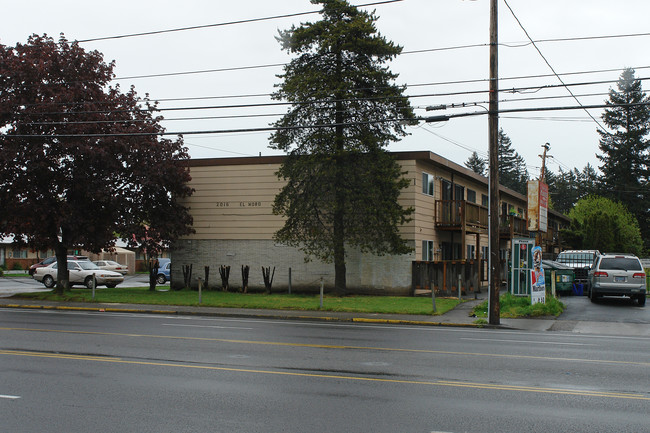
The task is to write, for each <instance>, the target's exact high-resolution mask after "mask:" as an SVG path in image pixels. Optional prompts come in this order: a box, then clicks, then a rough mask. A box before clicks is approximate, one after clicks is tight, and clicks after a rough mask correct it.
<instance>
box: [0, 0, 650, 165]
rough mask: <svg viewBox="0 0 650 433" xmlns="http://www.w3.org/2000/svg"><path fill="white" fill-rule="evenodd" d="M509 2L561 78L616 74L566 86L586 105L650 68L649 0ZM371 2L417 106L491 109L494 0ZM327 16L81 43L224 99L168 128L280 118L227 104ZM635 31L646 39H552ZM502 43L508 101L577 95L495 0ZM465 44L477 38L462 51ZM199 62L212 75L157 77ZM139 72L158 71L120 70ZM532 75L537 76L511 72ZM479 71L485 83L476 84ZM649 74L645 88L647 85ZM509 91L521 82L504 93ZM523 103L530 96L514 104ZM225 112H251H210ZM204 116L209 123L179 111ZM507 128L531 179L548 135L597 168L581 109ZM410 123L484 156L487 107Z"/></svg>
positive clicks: (135, 16)
mask: <svg viewBox="0 0 650 433" xmlns="http://www.w3.org/2000/svg"><path fill="white" fill-rule="evenodd" d="M507 1H508V4H509V5H510V7H511V8H512V10H513V11H514V14H515V15H516V16H517V18H518V19H519V21H520V22H521V25H522V26H523V27H524V28H525V30H526V31H527V32H528V34H529V35H530V37H531V38H532V39H533V40H535V41H540V42H539V43H537V47H538V48H539V50H540V51H541V53H542V54H543V55H544V57H545V58H546V60H547V61H548V63H549V64H550V65H551V66H552V67H553V69H554V70H555V71H556V72H557V73H559V74H568V73H571V74H570V75H563V76H562V79H563V81H564V82H565V83H567V84H574V83H590V82H595V81H599V82H602V81H607V82H606V83H601V84H591V85H579V86H570V89H571V90H572V91H573V93H574V94H575V95H576V96H578V99H579V100H580V102H581V103H582V104H583V105H592V104H601V103H603V102H604V101H605V100H606V99H607V92H608V90H609V89H610V87H612V86H615V81H616V80H617V79H618V77H619V76H620V73H621V72H622V68H625V67H633V68H635V69H636V73H637V77H639V78H645V77H646V76H650V59H649V58H648V57H649V54H650V51H649V50H648V48H647V47H648V44H649V42H650V25H649V24H648V22H649V21H648V17H649V16H650V2H649V1H647V0H617V1H612V0H569V1H567V0H544V1H531V0H507ZM370 2H372V0H365V1H360V0H354V1H351V3H352V4H356V5H360V4H365V3H370ZM318 9H319V8H318V7H317V6H316V5H312V4H311V3H310V2H309V1H308V0H276V1H269V0H238V1H225V0H205V1H193V0H186V1H183V2H178V1H168V0H156V1H152V0H151V1H150V0H137V1H133V0H131V1H123V0H113V1H111V2H109V3H106V2H101V3H100V2H94V1H70V0H68V1H65V0H60V1H56V2H53V1H49V0H48V1H45V0H33V1H22V2H18V1H12V2H5V4H4V5H3V15H4V17H5V19H4V20H3V24H2V26H1V27H0V43H2V44H5V45H15V44H16V43H17V42H25V41H26V40H27V37H28V36H29V35H30V34H33V33H36V34H43V33H47V34H48V35H50V36H53V37H55V39H58V35H59V33H65V36H66V37H67V38H68V39H69V40H79V41H83V40H86V39H92V38H100V37H107V36H119V35H126V34H132V33H139V32H150V31H158V30H168V29H176V28H183V27H191V26H202V25H209V24H219V23H228V22H233V21H241V20H250V19H256V18H265V17H274V16H279V15H287V14H296V13H301V12H310V11H316V10H318ZM364 9H369V10H372V9H374V10H376V14H377V15H378V16H379V20H378V22H377V27H378V29H379V31H380V32H381V34H382V35H384V36H385V37H387V38H388V39H389V40H392V41H393V42H395V43H397V44H399V45H401V46H403V48H404V52H405V53H404V54H402V55H401V56H400V57H399V58H398V59H396V60H395V61H394V62H392V64H391V65H390V67H391V69H392V71H393V72H396V73H399V74H400V75H399V78H398V80H397V83H398V84H406V85H408V86H409V87H408V89H407V94H409V95H411V96H412V99H411V103H412V105H413V106H414V107H415V108H416V114H418V115H420V116H428V115H433V114H445V113H448V114H454V113H467V112H474V111H477V112H485V108H481V107H478V106H476V105H474V104H479V105H481V106H482V107H487V100H488V95H487V92H486V90H487V88H488V84H487V81H485V80H487V78H488V75H489V70H488V52H489V48H488V46H487V43H488V41H489V0H475V1H469V0H403V1H399V2H394V3H390V4H383V5H376V6H370V7H365V8H364ZM8 17H11V19H8ZM318 18H319V15H318V14H310V15H301V16H295V17H288V18H278V19H270V20H265V21H257V22H250V23H240V24H231V25H222V26H212V27H208V28H203V29H197V30H187V31H178V32H171V33H161V34H155V35H149V36H139V37H126V38H119V39H107V40H97V41H88V42H83V43H82V46H83V47H84V48H86V49H88V50H98V51H100V52H102V53H103V54H104V58H105V60H107V61H111V60H115V62H116V68H115V72H116V76H117V77H118V80H117V81H116V82H119V83H120V85H121V86H122V88H123V90H126V89H128V87H129V86H130V85H134V86H135V87H136V90H137V92H138V93H139V94H140V95H144V94H145V93H149V94H150V96H151V97H152V98H153V99H160V100H162V102H161V104H160V107H161V108H180V107H199V106H221V108H214V109H201V110H185V111H180V110H170V111H165V112H163V115H164V116H165V118H166V119H168V120H166V121H165V122H164V126H165V127H166V128H167V130H168V131H170V132H177V131H178V132H187V131H221V130H230V129H243V128H261V127H266V126H268V125H269V123H270V122H272V121H273V120H275V119H277V116H276V117H273V116H268V115H274V114H275V115H277V114H281V113H282V112H283V108H282V107H281V106H279V107H278V106H276V107H273V106H270V107H269V106H266V107H251V106H248V107H241V108H233V107H231V108H224V107H223V106H232V105H242V104H243V105H253V104H264V103H267V102H270V99H269V97H268V96H264V95H268V94H269V93H271V92H272V91H273V90H274V87H273V86H274V84H276V83H278V82H279V79H278V78H277V77H276V74H278V73H280V72H281V71H282V69H281V67H280V66H269V65H277V64H283V63H286V62H287V61H289V60H290V57H289V56H288V55H287V54H286V53H285V52H283V51H281V50H280V45H279V43H278V42H277V41H276V40H275V36H276V35H277V31H278V29H283V30H284V29H288V28H290V27H291V25H292V24H296V25H298V24H300V23H301V22H306V21H311V22H313V21H316V20H318ZM639 33H648V34H649V35H646V36H643V35H640V36H634V37H616V38H590V39H582V40H572V41H566V40H565V41H548V40H549V39H558V38H560V39H568V38H585V37H596V36H623V35H630V34H639ZM544 40H546V41H544ZM499 42H500V43H501V44H502V45H501V46H500V47H499V76H500V78H501V79H502V81H501V82H500V89H501V90H502V92H501V94H500V100H501V101H502V102H501V103H500V108H501V109H512V108H533V107H560V106H562V107H565V106H576V105H578V103H577V102H576V100H574V99H572V98H571V97H570V95H569V92H568V91H567V90H566V89H564V88H561V87H557V86H558V85H560V84H561V83H560V81H559V80H558V78H556V77H554V76H553V75H552V71H551V69H550V68H549V66H548V65H547V64H546V62H545V60H544V59H543V58H542V56H541V55H540V54H539V53H538V52H537V50H536V49H535V48H534V47H533V46H532V45H530V44H526V43H527V42H528V38H527V36H526V34H525V33H524V31H523V30H522V28H521V27H520V26H519V24H518V23H517V21H516V20H515V18H514V17H513V14H512V13H511V12H510V10H509V9H508V7H507V6H506V3H505V2H504V1H503V0H500V2H499ZM467 45H478V46H477V47H469V48H467V47H465V48H462V47H463V46H467ZM443 48H444V50H442V49H443ZM264 66H265V67H264ZM219 70H220V71H219ZM605 70H606V72H597V71H605ZM200 71H210V72H202V73H192V74H176V75H167V76H160V77H152V76H151V75H158V74H173V73H179V72H200ZM140 76H149V77H141V78H124V77H140ZM530 76H534V77H537V78H517V79H512V78H515V77H530ZM119 78H123V79H119ZM508 78H510V79H508ZM472 80H476V81H475V82H472V83H469V82H467V81H472ZM463 81H465V82H463ZM442 83H449V84H442ZM643 83H644V88H647V87H648V82H647V81H644V82H643ZM544 86H553V87H550V88H546V87H544ZM508 89H518V91H517V92H516V93H515V92H508V91H507V90H508ZM522 89H527V90H522ZM247 95H261V96H247ZM188 98H202V99H188ZM203 98H205V99H203ZM207 98H210V99H207ZM167 99H176V100H167ZM516 99H521V100H520V101H517V102H513V100H516ZM166 100H167V101H166ZM506 101H510V102H506ZM452 103H454V104H462V103H466V104H468V105H469V106H468V107H465V108H462V107H461V108H453V109H449V110H447V111H441V112H426V111H425V107H427V106H429V105H439V104H452ZM590 113H591V114H592V116H593V117H594V118H595V119H596V120H598V121H599V122H601V123H602V121H601V119H600V116H601V114H602V110H600V109H593V110H590ZM223 116H243V117H230V118H227V119H223V118H222V119H216V118H214V117H223ZM196 117H202V118H203V119H201V120H171V119H178V118H196ZM209 117H212V118H211V119H209ZM499 124H500V126H501V127H502V128H503V129H504V131H505V132H506V134H508V136H509V137H510V138H511V139H512V142H513V146H514V147H515V149H516V150H517V151H518V152H519V153H520V154H521V155H522V156H523V157H524V158H525V159H526V162H527V164H528V169H529V172H530V174H531V176H532V177H536V176H537V175H538V174H539V167H540V165H541V159H540V158H539V156H538V155H539V154H540V153H541V150H542V149H541V146H542V145H543V144H544V143H546V142H548V143H550V145H551V150H550V152H549V153H550V154H551V155H552V156H553V159H551V160H549V161H548V164H549V165H548V166H549V168H550V169H551V170H553V171H555V172H557V171H558V169H559V167H563V169H565V170H566V169H569V168H573V167H577V168H579V169H582V168H583V167H584V165H585V164H586V163H588V162H589V163H591V164H592V165H594V166H596V167H597V166H598V165H599V161H598V160H597V158H596V153H597V152H598V140H599V135H598V134H597V132H596V130H597V128H598V125H597V123H596V122H595V121H594V120H593V119H591V118H590V117H589V116H588V114H587V113H586V112H585V111H583V110H570V111H540V112H524V113H510V114H506V113H504V114H502V115H501V117H500V120H499ZM409 132H411V135H410V136H408V137H406V138H404V139H403V140H402V141H401V142H399V143H396V144H393V145H391V146H390V148H389V149H390V150H393V151H403V150H429V151H432V152H435V153H438V154H440V155H442V156H444V157H446V158H449V159H451V160H452V161H454V162H457V163H459V164H463V163H464V161H466V160H467V158H469V156H470V155H471V153H472V151H474V150H476V151H477V152H478V153H479V155H481V156H486V155H487V148H488V144H487V136H488V134H487V116H485V115H479V116H474V117H466V118H456V119H452V120H450V121H449V122H444V123H428V124H425V123H422V124H421V125H419V126H417V127H412V128H409ZM185 143H186V145H187V147H188V148H189V151H190V154H191V156H192V157H193V158H210V157H232V156H241V155H251V156H252V155H259V154H260V153H261V154H262V155H270V154H274V153H277V152H275V151H272V150H271V149H269V148H268V134H267V133H230V134H197V135H189V134H188V135H185Z"/></svg>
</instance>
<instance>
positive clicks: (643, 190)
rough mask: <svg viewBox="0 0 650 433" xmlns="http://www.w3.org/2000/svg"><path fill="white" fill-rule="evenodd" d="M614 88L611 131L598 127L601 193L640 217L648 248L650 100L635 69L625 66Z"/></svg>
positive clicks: (606, 117)
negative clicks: (649, 134)
mask: <svg viewBox="0 0 650 433" xmlns="http://www.w3.org/2000/svg"><path fill="white" fill-rule="evenodd" d="M616 87H617V90H615V89H610V91H609V100H608V101H606V104H607V106H608V107H607V108H606V109H605V112H604V114H603V116H602V119H603V122H604V123H605V124H606V125H607V127H608V128H609V131H604V130H602V129H599V130H598V133H599V134H600V137H601V138H600V145H599V148H600V151H601V152H602V154H600V155H596V156H597V157H598V159H599V160H600V161H601V162H602V165H601V166H600V171H601V172H602V176H601V177H600V185H599V186H600V191H601V194H602V195H604V196H607V197H610V198H612V199H614V200H616V201H619V202H621V203H622V204H623V205H625V206H626V207H627V208H628V209H629V210H630V212H631V213H632V214H633V215H634V216H635V217H636V218H637V220H638V221H639V223H640V224H639V225H640V227H641V230H642V234H643V238H644V239H645V242H646V248H648V247H650V227H649V225H650V218H649V216H650V214H649V210H648V202H649V200H650V186H649V184H648V177H649V176H648V160H649V158H650V147H649V146H650V143H649V142H648V139H647V138H646V136H647V135H648V127H649V122H650V108H649V107H648V106H647V105H644V104H647V103H648V102H650V100H649V99H648V97H647V96H646V94H645V92H644V91H643V90H642V88H641V81H640V80H638V79H636V78H635V76H634V70H633V69H630V68H628V69H625V71H623V73H622V74H621V77H620V79H619V80H618V83H617V85H616Z"/></svg>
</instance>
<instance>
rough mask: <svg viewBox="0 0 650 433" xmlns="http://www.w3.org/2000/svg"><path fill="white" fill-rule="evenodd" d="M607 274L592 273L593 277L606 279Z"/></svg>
mask: <svg viewBox="0 0 650 433" xmlns="http://www.w3.org/2000/svg"><path fill="white" fill-rule="evenodd" d="M606 276H607V272H594V277H606Z"/></svg>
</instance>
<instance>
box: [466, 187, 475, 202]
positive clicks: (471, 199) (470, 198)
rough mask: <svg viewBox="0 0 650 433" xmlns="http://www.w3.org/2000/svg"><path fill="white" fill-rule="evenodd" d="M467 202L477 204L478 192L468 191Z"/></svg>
mask: <svg viewBox="0 0 650 433" xmlns="http://www.w3.org/2000/svg"><path fill="white" fill-rule="evenodd" d="M467 201H468V202H471V203H476V191H474V190H471V189H468V190H467Z"/></svg>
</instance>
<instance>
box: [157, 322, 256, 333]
mask: <svg viewBox="0 0 650 433" xmlns="http://www.w3.org/2000/svg"><path fill="white" fill-rule="evenodd" d="M161 325H162V326H178V327H183V328H214V329H243V330H244V331H250V330H252V329H253V328H244V327H242V326H219V325H184V324H179V323H162V324H161Z"/></svg>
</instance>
